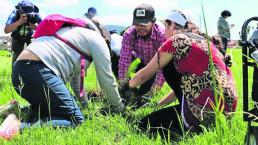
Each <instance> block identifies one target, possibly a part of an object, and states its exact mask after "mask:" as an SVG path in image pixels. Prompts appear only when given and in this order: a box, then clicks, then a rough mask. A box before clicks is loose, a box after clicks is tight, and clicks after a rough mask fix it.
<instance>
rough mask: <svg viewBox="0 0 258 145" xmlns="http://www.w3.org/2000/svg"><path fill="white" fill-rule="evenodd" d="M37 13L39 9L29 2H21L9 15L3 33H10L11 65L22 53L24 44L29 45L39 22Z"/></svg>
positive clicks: (27, 0)
mask: <svg viewBox="0 0 258 145" xmlns="http://www.w3.org/2000/svg"><path fill="white" fill-rule="evenodd" d="M38 13H39V9H38V7H37V6H35V5H34V4H32V3H31V2H30V1H29V0H22V1H21V2H19V3H18V5H16V6H15V9H14V10H13V11H12V13H11V14H10V15H9V17H8V20H7V21H6V25H5V28H4V32H5V33H10V32H12V34H11V37H12V45H11V49H12V51H13V58H12V63H13V62H14V61H15V60H16V58H17V57H18V56H19V55H20V53H21V52H22V50H23V48H24V44H25V43H26V45H29V44H30V43H31V38H32V34H33V30H35V29H36V28H37V26H38V24H39V23H40V22H41V17H40V16H39V14H38Z"/></svg>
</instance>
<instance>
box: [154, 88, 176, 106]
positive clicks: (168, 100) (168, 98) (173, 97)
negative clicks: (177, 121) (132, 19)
mask: <svg viewBox="0 0 258 145" xmlns="http://www.w3.org/2000/svg"><path fill="white" fill-rule="evenodd" d="M175 100H176V95H175V93H174V92H173V91H171V92H170V93H169V94H168V95H167V96H165V97H164V98H162V99H161V100H159V102H158V105H159V106H163V105H167V104H169V103H171V102H174V101H175Z"/></svg>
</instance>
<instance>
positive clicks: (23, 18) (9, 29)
mask: <svg viewBox="0 0 258 145" xmlns="http://www.w3.org/2000/svg"><path fill="white" fill-rule="evenodd" d="M24 23H27V17H26V15H25V14H21V15H20V18H19V20H18V21H16V22H14V23H12V24H6V25H5V28H4V32H5V33H10V32H13V31H14V30H15V29H17V28H18V27H19V26H20V25H22V24H24Z"/></svg>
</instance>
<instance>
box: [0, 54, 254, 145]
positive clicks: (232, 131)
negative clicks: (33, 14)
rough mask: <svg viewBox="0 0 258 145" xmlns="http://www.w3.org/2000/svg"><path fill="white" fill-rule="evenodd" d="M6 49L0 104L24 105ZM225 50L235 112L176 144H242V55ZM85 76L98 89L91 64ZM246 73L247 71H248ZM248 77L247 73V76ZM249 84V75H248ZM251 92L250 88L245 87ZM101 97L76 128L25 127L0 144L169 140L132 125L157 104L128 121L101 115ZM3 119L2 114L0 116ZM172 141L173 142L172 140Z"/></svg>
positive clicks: (0, 63)
mask: <svg viewBox="0 0 258 145" xmlns="http://www.w3.org/2000/svg"><path fill="white" fill-rule="evenodd" d="M8 53H9V52H7V51H0V104H6V103H8V102H9V101H10V100H11V99H13V98H15V99H17V100H18V101H19V103H21V104H23V105H26V104H27V102H26V101H24V100H23V99H21V98H20V97H19V96H18V95H17V94H16V92H15V91H14V89H13V88H12V85H11V57H9V56H8V55H9V54H8ZM228 54H231V55H232V56H233V57H232V59H233V65H232V67H231V70H232V72H233V75H234V78H235V82H236V86H237V94H238V96H239V101H238V108H237V112H236V113H235V114H234V117H233V118H232V120H231V121H230V122H227V125H226V126H225V127H224V128H223V129H222V130H223V131H222V134H221V135H219V134H218V132H220V131H218V130H217V129H215V128H206V130H205V131H204V133H203V134H201V135H193V136H191V137H190V136H189V135H186V136H185V137H184V138H182V140H181V141H180V142H178V143H177V144H180V145H216V144H218V145H219V144H220V145H241V144H244V136H245V133H246V128H247V123H246V122H244V121H243V118H242V116H243V111H242V109H243V103H242V102H243V101H242V66H241V64H242V58H241V49H234V50H233V49H229V50H228ZM88 76H89V77H87V78H86V79H85V84H86V88H87V89H88V90H99V87H98V85H97V82H96V77H95V72H94V68H93V67H91V68H90V70H89V71H88ZM250 76H252V75H251V72H250ZM250 78H251V77H250ZM249 82H250V84H251V79H250V81H249ZM167 92H169V87H168V86H167V85H165V86H164V87H163V88H162V90H161V92H159V93H158V94H157V96H155V98H153V100H152V101H153V102H154V101H157V100H158V99H159V98H161V97H162V96H163V95H165V94H166V93H167ZM249 92H251V90H250V91H249ZM103 102H105V101H103V98H100V99H97V100H95V101H92V102H90V104H89V105H88V106H87V108H84V109H82V110H83V114H84V115H85V118H86V120H85V123H83V124H82V125H80V126H78V127H77V128H69V129H53V128H51V127H47V128H31V129H27V130H25V131H24V132H23V133H22V134H19V135H18V136H17V137H15V138H14V139H12V140H10V141H5V140H2V139H0V144H1V145H2V144H7V145H18V144H19V145H29V144H31V145H48V144H49V145H84V144H90V145H91V144H93V145H95V144H96V145H99V144H103V145H113V144H130V145H131V144H132V145H134V144H135V145H141V144H142V145H147V144H151V145H153V144H155V145H161V144H171V142H166V141H164V140H161V138H160V137H159V136H157V137H149V136H148V135H147V134H146V133H144V132H140V131H139V130H138V129H137V127H136V122H137V120H139V119H140V118H141V117H143V116H144V115H146V114H149V113H150V112H152V111H154V110H155V109H157V108H152V107H145V108H141V109H139V110H137V111H135V112H131V115H130V122H128V121H127V120H126V119H125V118H124V117H122V116H121V115H106V116H104V115H102V114H101V113H100V111H99V109H100V108H101V107H102V106H105V105H107V104H104V103H103ZM0 121H3V118H1V119H0ZM172 144H175V143H172Z"/></svg>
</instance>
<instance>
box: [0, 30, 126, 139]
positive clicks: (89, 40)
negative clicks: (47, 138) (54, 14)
mask: <svg viewBox="0 0 258 145" xmlns="http://www.w3.org/2000/svg"><path fill="white" fill-rule="evenodd" d="M57 34H58V35H59V36H61V37H62V38H65V39H66V40H69V42H70V43H72V44H73V45H75V46H76V47H77V48H78V49H80V51H81V52H83V53H84V54H87V55H88V56H91V58H92V60H93V62H94V66H95V69H96V74H97V79H98V81H99V84H100V87H101V88H102V89H103V91H104V93H105V95H106V96H107V98H108V101H109V102H110V104H111V106H112V110H113V111H114V112H121V111H123V110H124V104H123V103H122V99H121V97H120V95H119V92H118V89H117V86H116V81H115V78H114V76H113V74H112V69H111V60H110V53H109V49H108V46H107V44H106V42H105V40H104V39H103V37H102V36H101V35H100V34H99V33H98V32H96V31H93V30H90V29H87V28H83V27H76V26H64V27H62V28H60V29H59V30H58V31H57ZM80 59H81V55H80V54H79V53H77V52H76V51H75V50H74V49H72V48H71V47H70V46H69V45H67V44H66V43H64V42H62V41H60V39H57V38H56V37H53V36H41V37H38V38H36V39H35V41H33V42H32V43H31V44H30V45H29V46H28V47H27V48H26V49H25V50H23V51H22V53H21V55H20V56H19V57H18V58H17V61H16V62H15V63H14V66H13V72H12V84H13V86H14V88H15V90H16V92H17V93H18V94H19V95H20V96H21V97H22V98H24V99H25V100H27V101H28V102H29V103H30V105H31V108H30V109H32V110H33V112H36V113H39V114H38V115H35V118H32V119H30V120H28V121H26V122H20V120H18V118H17V117H16V115H15V114H10V115H9V116H8V117H7V118H6V119H5V121H4V122H3V123H2V125H1V127H0V137H3V138H11V137H13V136H14V135H15V134H17V133H18V131H19V130H20V129H23V128H27V127H30V126H32V125H34V124H38V123H39V124H42V123H46V124H49V125H52V126H54V127H74V126H77V125H79V124H81V123H83V122H84V116H83V114H82V112H81V110H80V108H79V107H78V105H77V103H76V102H75V100H74V98H73V96H72V95H71V93H70V92H69V90H68V88H67V87H66V85H65V84H66V83H70V84H71V87H72V89H73V91H74V93H75V95H76V97H79V95H80V82H81V79H80V71H81V70H80V69H81V67H80V65H81V63H80ZM90 64H91V61H90V60H86V64H85V68H86V69H87V68H88V66H89V65H90ZM38 119H40V120H38Z"/></svg>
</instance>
